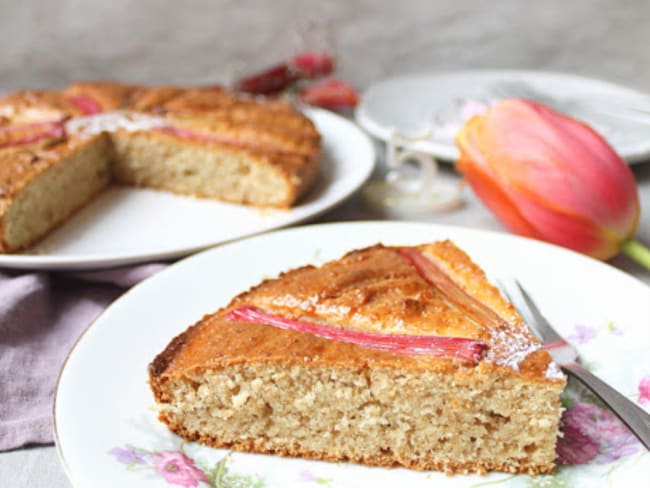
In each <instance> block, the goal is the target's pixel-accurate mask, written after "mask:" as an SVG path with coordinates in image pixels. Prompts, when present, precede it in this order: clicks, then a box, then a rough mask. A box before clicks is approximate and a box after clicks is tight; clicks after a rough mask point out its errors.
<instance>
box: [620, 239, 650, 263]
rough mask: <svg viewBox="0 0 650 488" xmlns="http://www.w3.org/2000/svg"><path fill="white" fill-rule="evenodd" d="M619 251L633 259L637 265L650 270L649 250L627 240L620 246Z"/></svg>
mask: <svg viewBox="0 0 650 488" xmlns="http://www.w3.org/2000/svg"><path fill="white" fill-rule="evenodd" d="M621 251H623V252H624V253H625V254H627V255H628V256H629V257H631V258H632V259H634V260H635V261H636V262H637V263H640V264H642V265H643V266H645V267H646V268H648V269H650V249H648V248H647V247H646V246H645V245H644V244H642V243H640V242H639V241H637V240H636V239H628V240H627V241H625V242H624V243H623V244H621Z"/></svg>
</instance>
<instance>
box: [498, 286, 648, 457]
mask: <svg viewBox="0 0 650 488" xmlns="http://www.w3.org/2000/svg"><path fill="white" fill-rule="evenodd" d="M515 284H516V285H517V290H518V295H519V296H520V297H521V299H520V300H515V299H513V297H512V296H511V293H510V292H509V291H508V289H506V288H505V287H504V286H502V284H500V288H501V290H502V291H503V293H504V294H505V295H506V298H508V300H510V302H511V303H512V304H513V305H514V306H515V307H516V308H517V309H518V310H519V312H520V313H521V314H522V315H523V316H524V318H525V319H527V323H528V325H530V326H531V329H532V330H533V332H534V333H535V334H536V335H537V337H538V338H539V339H540V340H541V341H542V344H543V347H544V349H546V350H547V351H548V352H549V354H550V355H551V357H553V359H554V360H555V362H557V363H558V364H559V365H560V367H561V368H562V371H564V373H565V374H568V375H570V376H573V377H574V378H576V379H577V380H578V381H580V382H581V383H582V384H584V385H585V386H586V387H587V388H589V389H590V390H591V391H592V392H594V394H595V395H596V396H597V397H598V398H600V399H601V400H602V402H603V403H604V404H605V405H607V406H608V407H609V408H610V409H611V411H612V412H613V413H614V414H615V415H616V416H617V417H618V418H619V419H621V420H622V421H623V423H624V424H625V425H627V427H628V428H629V429H630V431H631V432H632V433H633V434H634V435H635V436H636V437H637V438H638V439H639V440H640V441H641V443H642V444H643V445H644V446H645V447H646V449H650V415H649V414H647V413H646V412H645V411H644V410H643V409H642V408H641V407H639V406H638V405H637V404H635V403H634V402H633V401H631V400H630V399H628V398H627V397H625V396H623V395H621V394H620V393H619V392H618V391H616V390H615V389H614V388H612V387H611V386H609V385H608V384H607V383H605V382H604V381H603V380H601V379H600V378H598V377H597V376H596V375H594V374H592V373H591V372H590V371H588V370H587V369H585V368H584V367H583V366H581V365H580V364H578V362H577V360H578V352H577V351H576V349H575V348H574V347H573V346H572V345H571V344H569V343H568V342H567V341H565V340H564V339H563V338H562V336H560V334H558V333H557V332H556V331H555V329H554V328H553V326H552V325H551V324H550V322H549V321H548V320H547V319H546V318H545V317H544V316H543V315H542V313H541V312H540V310H539V308H538V307H537V305H536V304H535V302H534V301H533V299H532V298H531V297H530V295H529V294H528V292H526V290H525V289H524V287H522V286H521V284H519V282H518V281H517V280H515ZM522 302H523V303H522Z"/></svg>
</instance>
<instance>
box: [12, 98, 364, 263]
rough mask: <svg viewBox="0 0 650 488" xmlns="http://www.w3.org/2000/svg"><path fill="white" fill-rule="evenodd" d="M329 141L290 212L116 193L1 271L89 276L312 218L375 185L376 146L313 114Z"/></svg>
mask: <svg viewBox="0 0 650 488" xmlns="http://www.w3.org/2000/svg"><path fill="white" fill-rule="evenodd" d="M306 113H307V115H308V116H309V117H311V118H312V120H313V121H314V123H315V124H316V126H317V127H318V130H319V131H320V132H321V134H322V136H323V157H322V159H321V167H322V168H321V174H320V176H319V179H318V182H317V184H316V186H315V187H314V188H313V189H312V190H311V191H310V192H309V193H308V195H306V196H305V197H304V198H303V199H302V200H301V201H300V203H299V205H297V206H295V207H293V208H292V209H290V210H260V209H256V208H253V207H248V206H244V205H232V204H227V203H221V202H216V201H213V200H207V199H198V198H192V197H183V196H178V195H173V194H171V193H167V192H159V191H154V190H146V189H136V188H125V187H117V186H116V187H113V188H111V189H109V190H108V191H107V192H105V193H103V194H102V195H100V196H99V197H98V198H97V199H96V200H95V201H93V202H92V203H91V204H90V205H89V206H88V207H86V208H84V209H83V210H82V211H81V212H80V213H79V214H77V215H75V216H74V218H72V219H70V221H69V222H67V223H66V224H64V225H63V226H62V227H61V228H59V229H57V230H56V231H54V232H53V233H52V234H51V235H49V236H48V237H47V238H46V239H44V240H43V241H42V242H40V243H39V244H38V245H36V246H34V247H33V248H31V249H29V250H28V251H26V252H25V253H22V254H0V267H10V268H23V269H84V268H86V269H87V268H100V267H109V266H118V265H124V264H129V263H135V262H143V261H151V260H155V259H166V258H173V257H178V256H183V255H186V254H190V253H192V252H194V251H197V250H200V249H205V248H206V247H209V246H212V245H215V244H220V243H223V242H227V241H231V240H234V239H238V238H241V237H244V236H249V235H253V234H257V233H260V232H264V231H268V230H271V229H276V228H280V227H284V226H287V225H291V224H295V223H298V222H302V221H305V220H307V219H310V218H313V217H315V216H317V215H319V214H321V213H323V212H325V211H326V210H329V209H330V208H332V207H334V206H335V205H337V204H339V203H340V202H341V201H343V200H344V199H345V198H347V197H348V196H350V195H351V194H352V193H353V192H354V191H356V190H357V189H358V188H359V187H360V186H361V185H362V184H363V183H364V182H365V181H366V179H367V178H368V177H369V175H370V173H371V172H372V169H373V167H374V164H375V155H374V149H373V146H372V143H371V141H370V139H369V138H368V136H366V135H365V134H364V133H363V131H361V130H360V129H359V128H358V127H357V126H356V125H355V124H354V123H352V122H350V121H348V120H346V119H344V118H343V117H340V116H338V115H336V114H333V113H331V112H327V111H325V110H318V109H309V110H306Z"/></svg>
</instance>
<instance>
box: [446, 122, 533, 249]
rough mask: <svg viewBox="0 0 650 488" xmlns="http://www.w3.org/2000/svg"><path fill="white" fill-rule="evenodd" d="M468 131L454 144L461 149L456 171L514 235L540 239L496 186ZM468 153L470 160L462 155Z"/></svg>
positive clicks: (505, 193)
mask: <svg viewBox="0 0 650 488" xmlns="http://www.w3.org/2000/svg"><path fill="white" fill-rule="evenodd" d="M471 141H472V133H471V131H461V133H459V135H458V138H457V141H456V142H457V144H458V146H459V147H460V148H461V158H460V159H459V160H458V161H456V169H458V170H459V171H460V172H461V173H462V174H463V176H464V177H465V180H466V181H467V183H468V184H469V185H470V186H471V187H472V190H473V191H474V193H476V195H477V196H478V197H479V198H480V199H481V201H483V203H484V204H485V205H486V206H487V207H488V208H489V209H490V210H491V211H492V212H493V213H494V214H495V215H497V217H498V218H499V220H501V222H502V223H503V224H504V225H505V226H506V227H508V228H509V229H510V230H512V231H513V232H516V233H518V234H520V235H523V236H527V237H533V238H540V239H541V236H540V235H539V234H538V232H537V231H536V230H535V228H534V227H533V226H532V225H531V224H530V223H529V222H528V221H527V220H526V219H525V218H524V217H523V215H522V214H521V213H520V212H519V210H518V208H517V205H516V204H515V202H514V201H513V200H512V199H511V198H510V196H509V195H508V192H507V191H506V190H505V188H503V187H502V186H501V185H500V184H499V180H498V179H497V178H496V177H495V174H494V172H493V171H492V170H491V168H490V167H489V165H488V164H487V162H486V161H485V160H484V158H483V156H482V155H481V154H480V152H478V151H475V150H474V147H475V146H473V144H472V142H471ZM463 154H468V155H470V157H466V156H463Z"/></svg>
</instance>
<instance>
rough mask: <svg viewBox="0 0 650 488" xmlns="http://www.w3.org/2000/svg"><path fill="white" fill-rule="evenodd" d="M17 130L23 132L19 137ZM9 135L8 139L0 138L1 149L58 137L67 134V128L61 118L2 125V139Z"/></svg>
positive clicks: (0, 134) (0, 135)
mask: <svg viewBox="0 0 650 488" xmlns="http://www.w3.org/2000/svg"><path fill="white" fill-rule="evenodd" d="M17 132H23V134H19V135H18V137H16V136H15V134H16V133H17ZM3 136H6V137H7V140H5V141H2V140H0V149H2V148H5V147H11V146H24V145H26V144H33V143H35V142H38V141H40V140H42V139H46V138H58V137H64V136H65V128H64V126H63V122H62V121H60V120H57V121H49V122H37V123H34V124H24V125H13V126H7V127H0V139H3V138H4V137H3Z"/></svg>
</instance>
